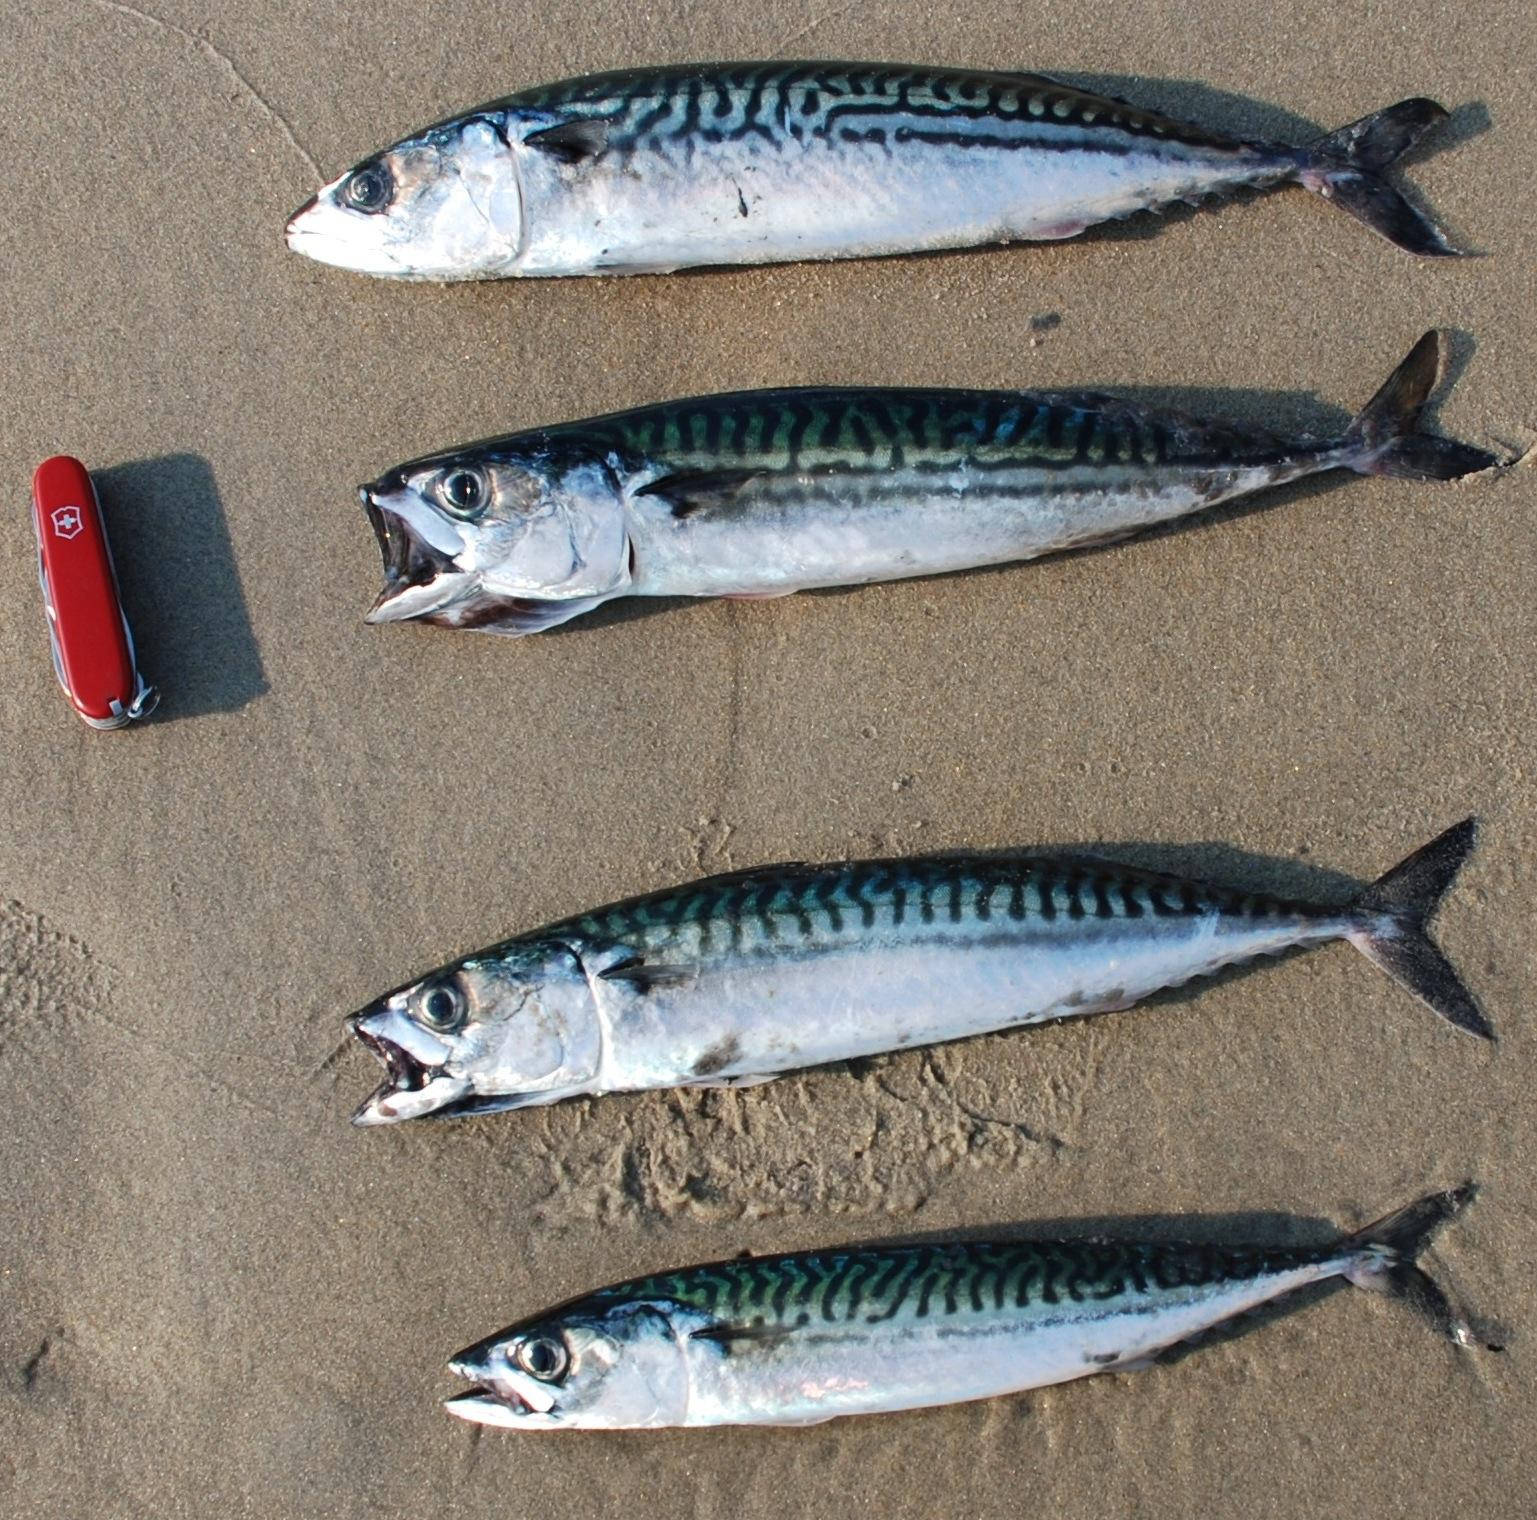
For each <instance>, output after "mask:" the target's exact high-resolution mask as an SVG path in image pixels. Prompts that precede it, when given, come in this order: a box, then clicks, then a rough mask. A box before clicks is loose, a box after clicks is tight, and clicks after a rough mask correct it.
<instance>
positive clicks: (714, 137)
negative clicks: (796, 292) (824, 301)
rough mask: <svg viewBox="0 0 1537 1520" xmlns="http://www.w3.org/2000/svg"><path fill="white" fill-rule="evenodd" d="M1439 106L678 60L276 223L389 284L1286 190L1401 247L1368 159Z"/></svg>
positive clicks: (980, 226) (870, 251) (417, 156)
mask: <svg viewBox="0 0 1537 1520" xmlns="http://www.w3.org/2000/svg"><path fill="white" fill-rule="evenodd" d="M1446 116H1447V112H1446V111H1445V109H1444V108H1443V107H1441V106H1439V105H1437V104H1436V103H1435V102H1434V101H1432V100H1425V99H1422V98H1416V99H1413V100H1404V101H1400V102H1399V103H1398V104H1397V105H1394V106H1389V107H1388V108H1387V109H1386V110H1383V111H1378V112H1376V113H1375V114H1373V115H1371V116H1367V117H1364V118H1363V119H1362V120H1360V121H1356V122H1352V123H1351V124H1350V125H1349V126H1346V127H1341V128H1340V129H1339V130H1338V131H1336V132H1331V133H1329V134H1327V135H1326V136H1324V137H1321V138H1319V139H1318V140H1317V141H1315V142H1312V143H1308V144H1307V145H1305V146H1303V147H1293V146H1291V145H1289V144H1286V143H1272V142H1248V141H1243V140H1240V139H1237V138H1234V137H1229V136H1225V135H1223V134H1221V133H1218V132H1212V131H1209V130H1207V129H1206V128H1204V127H1199V126H1194V125H1191V124H1189V123H1186V122H1181V121H1176V120H1174V119H1172V118H1171V117H1168V116H1163V115H1160V114H1159V113H1157V112H1155V111H1146V110H1143V109H1141V108H1140V107H1138V106H1134V105H1130V104H1128V103H1127V102H1125V101H1123V100H1114V99H1110V98H1108V97H1106V96H1102V95H1095V94H1092V93H1090V92H1088V91H1086V90H1080V89H1077V88H1075V87H1074V86H1072V85H1068V84H1062V83H1060V82H1058V81H1057V80H1054V79H1048V78H1045V77H1044V76H1041V75H1038V74H1012V73H986V72H975V71H969V70H960V69H926V68H914V67H908V66H903V65H892V64H881V63H874V64H862V63H723V64H682V65H676V66H672V67H666V68H651V69H635V70H629V71H623V72H616V73H608V74H594V75H589V76H587V77H584V78H581V79H571V80H566V81H563V82H561V83H558V84H551V85H543V86H539V87H536V88H534V89H529V90H523V91H520V92H519V93H517V94H514V95H509V96H506V97H505V98H503V99H501V100H495V101H491V102H489V103H488V104H486V105H483V106H480V107H478V108H476V109H474V110H470V111H466V112H463V113H462V114H460V115H458V116H455V117H452V118H450V119H449V120H446V121H442V122H439V123H437V124H436V125H435V126H431V127H428V128H426V129H425V130H423V131H421V132H417V133H415V134H413V135H412V136H410V137H407V138H403V139H402V140H401V141H399V142H397V143H395V144H394V145H393V146H391V147H389V148H386V149H384V150H383V151H382V152H379V153H375V154H372V155H370V156H369V157H368V158H366V159H364V160H363V161H362V162H361V163H359V164H357V165H356V166H354V167H353V168H351V169H349V170H348V171H347V173H345V174H343V175H342V176H341V177H340V178H338V179H336V180H334V181H332V183H330V184H329V185H327V186H325V188H324V189H322V190H321V191H320V192H319V194H317V195H316V196H315V197H314V198H313V199H312V200H310V201H309V202H308V203H307V204H306V205H304V206H303V207H301V208H300V209H299V210H298V211H297V212H296V213H295V214H294V216H293V218H292V220H291V221H290V222H289V224H288V232H287V239H288V246H289V247H290V248H292V249H293V250H295V251H296V252H298V253H303V254H306V255H308V256H309V257H310V258H312V259H316V260H318V261H319V262H321V263H323V264H331V265H335V266H337V267H339V268H342V269H349V270H354V271H356V272H358V273H360V274H372V275H383V276H387V277H390V278H393V279H402V280H474V279H499V278H503V277H505V276H509V275H578V274H643V273H658V272H664V271H667V270H672V269H682V268H687V267H697V266H700V265H712V264H714V265H729V264H764V263H776V262H781V261H784V260H794V259H837V258H856V257H861V256H872V255H883V254H894V253H905V252H912V251H918V250H932V249H941V248H966V247H973V246H977V245H980V244H984V243H1009V242H1016V241H1050V240H1057V239H1061V238H1070V237H1075V236H1076V235H1077V234H1078V233H1080V232H1082V231H1083V230H1084V229H1085V228H1087V227H1092V226H1095V225H1096V224H1098V223H1101V222H1105V221H1109V220H1113V219H1116V218H1120V217H1127V216H1132V215H1134V214H1136V213H1138V212H1143V211H1153V212H1156V211H1158V210H1161V209H1164V208H1167V207H1169V206H1172V205H1174V204H1177V203H1193V202H1198V201H1201V200H1203V199H1206V198H1208V197H1214V196H1215V197H1220V196H1224V195H1232V194H1234V193H1237V192H1240V191H1248V190H1265V189H1270V188H1273V187H1276V186H1280V185H1288V184H1300V185H1302V186H1304V187H1306V188H1307V189H1309V190H1312V191H1314V192H1315V193H1317V194H1318V195H1321V196H1323V197H1324V198H1326V199H1327V200H1330V201H1332V202H1333V203H1334V204H1335V205H1337V206H1340V207H1342V208H1343V209H1345V210H1346V211H1349V212H1350V213H1351V214H1352V215H1353V216H1356V217H1358V218H1359V219H1360V220H1361V221H1363V222H1364V223H1366V225H1367V226H1369V227H1371V228H1372V229H1373V230H1374V231H1376V232H1379V233H1381V234H1382V235H1383V236H1384V237H1387V238H1389V239H1391V240H1392V241H1393V242H1394V243H1396V244H1397V245H1398V246H1399V247H1400V248H1404V249H1407V250H1408V251H1409V252H1410V253H1414V254H1420V255H1443V254H1451V253H1455V252H1456V249H1455V248H1453V247H1452V245H1451V243H1450V242H1449V241H1448V240H1447V237H1446V235H1445V233H1444V232H1442V230H1441V229H1440V228H1439V227H1437V226H1436V224H1435V223H1434V222H1433V221H1431V219H1430V218H1429V217H1427V216H1426V215H1425V214H1424V213H1422V212H1421V211H1419V210H1417V209H1416V208H1415V207H1413V206H1411V205H1410V204H1409V202H1408V201H1407V200H1405V199H1404V197H1403V196H1402V195H1401V194H1400V193H1399V192H1398V191H1397V190H1395V189H1394V188H1393V187H1392V186H1391V185H1390V184H1389V183H1388V181H1387V180H1386V179H1385V178H1384V177H1383V172H1384V171H1385V170H1386V169H1387V168H1389V166H1391V165H1392V164H1393V163H1394V161H1395V160H1396V159H1398V158H1399V157H1400V155H1402V154H1403V153H1405V152H1406V151H1407V150H1408V149H1409V148H1410V147H1411V146H1412V145H1413V143H1414V142H1415V141H1416V140H1417V139H1418V138H1419V137H1420V136H1421V134H1422V133H1424V132H1425V131H1426V130H1427V129H1429V128H1430V127H1433V126H1435V125H1436V124H1437V123H1439V122H1441V121H1444V120H1445V119H1446Z"/></svg>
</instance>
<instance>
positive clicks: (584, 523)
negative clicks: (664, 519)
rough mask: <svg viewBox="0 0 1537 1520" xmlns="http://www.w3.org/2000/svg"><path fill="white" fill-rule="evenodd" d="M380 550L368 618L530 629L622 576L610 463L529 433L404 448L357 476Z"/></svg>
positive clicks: (624, 546) (618, 495)
mask: <svg viewBox="0 0 1537 1520" xmlns="http://www.w3.org/2000/svg"><path fill="white" fill-rule="evenodd" d="M358 495H359V497H360V498H361V500H362V503H363V510H364V511H365V512H366V513H367V514H368V519H369V521H370V522H371V523H372V524H373V529H374V534H375V536H376V537H377V538H378V540H379V553H380V557H381V559H382V560H383V562H384V590H383V591H382V592H381V593H380V595H379V599H378V600H377V601H376V602H375V603H374V605H373V609H372V610H371V611H370V612H369V614H368V621H369V622H370V623H393V622H403V621H406V620H409V619H419V620H421V621H424V622H429V623H440V624H443V625H445V626H448V627H454V628H466V627H469V628H491V629H495V630H497V631H503V632H511V633H527V632H532V631H534V630H536V629H537V628H540V627H547V626H549V625H550V624H551V623H558V622H563V621H564V620H565V619H566V618H567V617H570V616H573V615H574V610H585V609H586V608H587V607H588V606H592V605H596V603H597V602H599V601H602V600H605V599H606V598H607V597H610V596H614V595H617V594H618V593H619V592H621V591H623V590H624V589H625V587H626V586H628V585H629V583H630V537H629V529H628V525H627V522H626V517H625V508H624V497H623V492H622V490H621V489H620V486H619V483H618V479H617V476H616V475H615V472H614V470H613V468H612V467H611V466H610V464H609V463H608V462H607V461H606V460H605V459H603V458H601V457H599V456H598V455H596V454H595V453H592V452H589V451H586V450H583V449H581V448H579V447H571V446H565V447H562V446H557V445H554V444H551V443H549V442H541V441H539V440H538V439H537V438H535V439H534V440H533V441H532V442H530V441H529V435H523V436H522V438H520V439H519V440H516V441H515V440H496V439H493V440H490V441H488V442H486V443H481V444H473V445H470V446H468V447H465V448H462V449H454V450H450V451H448V452H446V453H442V454H435V455H431V456H429V457H427V458H424V459H418V460H413V461H411V462H410V463H408V464H403V465H400V466H399V467H398V468H396V469H393V470H390V471H388V472H387V473H386V474H384V475H382V476H380V478H379V479H378V480H375V481H373V482H371V483H370V484H369V485H366V486H362V487H360V488H359V492H358Z"/></svg>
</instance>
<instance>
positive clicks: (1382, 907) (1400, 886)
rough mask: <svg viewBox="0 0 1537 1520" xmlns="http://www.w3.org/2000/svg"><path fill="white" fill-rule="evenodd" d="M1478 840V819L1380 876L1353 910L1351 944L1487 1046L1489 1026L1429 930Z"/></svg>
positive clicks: (1453, 829)
mask: <svg viewBox="0 0 1537 1520" xmlns="http://www.w3.org/2000/svg"><path fill="white" fill-rule="evenodd" d="M1477 841H1478V820H1477V819H1476V818H1464V819H1463V821H1462V822H1461V823H1459V824H1455V825H1454V826H1453V827H1451V828H1449V829H1448V830H1447V831H1446V832H1445V833H1444V834H1439V835H1437V836H1436V838H1434V839H1432V840H1431V841H1430V843H1429V844H1427V845H1424V846H1422V847H1421V848H1420V849H1418V850H1416V851H1415V852H1414V854H1412V855H1411V856H1410V857H1409V858H1408V859H1407V860H1405V861H1402V862H1401V863H1400V864H1398V865H1396V866H1394V867H1393V869H1392V870H1391V871H1389V872H1388V873H1387V874H1386V875H1385V876H1382V877H1379V878H1378V879H1377V880H1376V881H1374V882H1373V883H1372V884H1371V886H1369V887H1368V888H1367V889H1366V890H1365V891H1364V892H1363V893H1362V894H1361V895H1360V896H1359V897H1358V898H1357V899H1356V900H1355V902H1354V903H1353V904H1352V907H1353V909H1354V911H1355V914H1356V927H1355V928H1354V929H1352V930H1351V931H1350V934H1349V936H1348V937H1349V939H1350V942H1351V943H1352V944H1353V945H1354V946H1355V947H1356V949H1358V950H1359V951H1360V952H1361V954H1362V955H1364V956H1365V957H1366V958H1367V960H1369V961H1371V962H1372V963H1373V965H1376V966H1380V967H1381V968H1382V969H1383V970H1384V971H1386V972H1387V974H1388V975H1389V976H1390V977H1392V978H1393V980H1394V981H1395V982H1397V983H1398V984H1399V985H1400V986H1402V987H1407V988H1408V989H1409V991H1410V992H1412V993H1413V994H1414V995H1415V996H1416V997H1417V998H1419V999H1421V1001H1423V1002H1425V1003H1427V1004H1429V1006H1430V1007H1431V1008H1432V1009H1434V1010H1435V1012H1437V1013H1439V1014H1440V1015H1441V1017H1442V1018H1443V1019H1447V1020H1449V1021H1450V1022H1451V1023H1453V1024H1455V1025H1456V1026H1457V1027H1458V1028H1459V1029H1466V1030H1467V1031H1468V1032H1469V1033H1470V1034H1478V1035H1482V1036H1483V1037H1484V1038H1485V1039H1486V1040H1492V1039H1493V1038H1494V1027H1493V1026H1492V1025H1491V1024H1490V1022H1489V1020H1488V1019H1487V1018H1485V1017H1484V1014H1483V1012H1482V1010H1481V1009H1480V1008H1479V1006H1478V1004H1477V1002H1476V1001H1475V1000H1474V997H1473V994H1472V993H1471V992H1469V991H1468V989H1467V988H1466V987H1465V986H1464V985H1463V982H1462V978H1461V977H1460V976H1458V975H1457V971H1456V968H1455V967H1454V966H1453V965H1452V963H1451V962H1450V961H1449V960H1447V958H1446V957H1445V955H1443V954H1442V953H1441V950H1440V948H1439V947H1438V946H1437V945H1436V943H1435V941H1434V940H1432V939H1431V937H1430V933H1429V930H1428V929H1427V927H1426V926H1427V925H1428V923H1429V922H1430V920H1431V919H1432V918H1434V917H1435V913H1436V909H1437V908H1439V907H1440V905H1441V899H1442V897H1443V896H1445V894H1446V891H1447V889H1448V888H1449V887H1450V886H1451V884H1452V882H1453V880H1454V879H1455V878H1456V875H1457V873H1458V871H1460V870H1461V869H1462V863H1463V862H1464V861H1465V860H1466V859H1467V858H1468V855H1469V854H1470V852H1471V851H1472V849H1473V846H1474V844H1475V843H1477Z"/></svg>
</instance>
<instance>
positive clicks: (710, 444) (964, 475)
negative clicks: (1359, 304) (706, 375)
mask: <svg viewBox="0 0 1537 1520" xmlns="http://www.w3.org/2000/svg"><path fill="white" fill-rule="evenodd" d="M1442 347H1443V344H1442V339H1441V336H1440V334H1438V333H1434V332H1431V333H1427V334H1426V335H1425V336H1424V337H1423V338H1422V339H1421V340H1420V342H1419V343H1418V344H1416V345H1415V348H1414V350H1413V352H1412V353H1410V354H1409V356H1408V358H1406V359H1405V360H1404V361H1403V363H1402V364H1401V365H1400V366H1399V367H1398V369H1397V370H1396V371H1394V373H1393V375H1392V376H1391V377H1390V378H1389V379H1388V381H1387V382H1386V384H1385V385H1383V387H1382V389H1381V390H1379V391H1378V393H1377V394H1376V396H1374V397H1373V398H1372V400H1371V401H1370V402H1369V403H1368V404H1367V405H1366V407H1365V408H1364V410H1362V412H1361V413H1360V414H1359V416H1357V417H1356V419H1355V420H1354V422H1352V423H1351V424H1350V426H1349V427H1348V428H1347V429H1346V430H1345V431H1344V433H1343V434H1342V435H1341V436H1340V437H1338V438H1334V439H1330V440H1327V441H1322V442H1320V441H1318V440H1316V439H1307V438H1300V439H1299V438H1282V437H1278V436H1277V435H1276V434H1274V433H1271V432H1269V431H1267V430H1266V429H1264V428H1260V427H1253V426H1249V425H1238V424H1234V423H1229V422H1220V421H1209V420H1204V421H1203V420H1199V419H1196V418H1192V417H1189V416H1185V415H1183V414H1181V413H1176V412H1169V411H1160V410H1156V409H1153V408H1149V407H1143V406H1138V405H1135V404H1133V403H1132V402H1129V401H1123V400H1116V399H1115V398H1113V397H1110V396H1104V395H1099V394H1095V393H1089V392H1051V391H965V390H782V391H758V392H745V393H742V394H738V395H725V396H710V397H705V398H703V399H701V400H694V401H675V402H668V403H666V404H664V405H660V406H647V407H641V408H639V409H638V410H635V411H628V412H619V413H616V414H614V415H612V416H607V417H598V418H595V419H592V420H590V421H585V422H572V423H566V424H562V425H559V426H555V427H546V428H536V429H534V430H532V431H529V432H523V433H513V434H510V435H508V436H506V437H502V438H494V439H491V440H488V441H487V442H484V443H477V444H471V445H468V446H466V447H464V448H458V449H451V450H448V451H446V452H443V453H439V454H433V455H430V456H428V457H426V458H423V459H416V460H413V461H411V462H410V463H408V464H403V465H401V466H399V467H398V468H396V469H393V470H390V471H389V472H388V473H387V474H385V475H383V476H381V477H380V478H379V479H378V480H375V481H374V482H372V483H371V484H369V485H366V486H363V487H361V488H360V496H361V498H362V502H363V506H364V510H365V511H366V512H367V514H368V517H369V520H370V522H371V523H372V525H373V528H374V533H375V535H376V537H377V538H378V541H379V551H380V556H381V558H382V560H383V564H384V578H385V585H384V589H383V591H382V592H381V593H380V595H379V597H378V599H377V601H376V602H375V603H374V606H373V609H372V611H371V612H370V613H369V615H368V616H369V620H370V621H371V622H376V623H378V622H400V621H406V620H418V621H423V622H428V623H435V624H439V625H441V626H444V627H449V628H478V629H483V630H487V631H490V632H493V633H502V634H525V633H534V632H538V631H539V630H541V629H545V628H550V627H553V626H555V625H556V624H559V623H563V622H566V621H567V620H568V619H570V618H573V617H577V616H579V615H580V614H582V613H585V612H588V611H591V610H592V609H593V608H594V607H597V606H599V605H601V604H602V603H604V602H607V601H610V600H611V599H613V598H615V597H620V596H735V597H774V596H782V595H785V594H786V593H788V592H792V591H800V590H805V589H807V588H810V587H816V586H848V585H863V584H867V583H869V582H873V581H887V580H899V579H902V578H904V577H907V576H915V575H934V574H940V573H944V572H948V571H956V570H964V569H968V568H971V567H973V566H978V565H995V564H1004V563H1007V562H1009V561H1011V560H1025V559H1033V558H1035V557H1037V556H1039V555H1042V554H1050V553H1053V552H1055V551H1058V550H1064V549H1074V548H1080V547H1082V546H1084V545H1088V544H1100V543H1107V542H1110V541H1112V540H1114V539H1118V538H1124V537H1126V536H1127V535H1129V534H1133V533H1136V532H1138V531H1140V530H1142V529H1145V528H1148V527H1151V526H1153V525H1154V524H1157V523H1162V522H1168V521H1170V520H1172V519H1175V518H1180V517H1184V516H1186V515H1188V514H1189V513H1192V512H1199V511H1203V510H1205V509H1206V508H1209V507H1213V506H1215V505H1217V504H1218V503H1221V502H1226V501H1231V500H1233V499H1235V498H1237V497H1241V496H1246V495H1248V494H1249V493H1250V492H1253V491H1259V490H1262V489H1264V488H1265V487H1267V486H1275V485H1279V484H1282V483H1284V482H1287V481H1293V480H1299V479H1301V478H1303V477H1305V476H1309V475H1316V474H1319V473H1321V472H1324V471H1328V470H1352V471H1354V472H1355V473H1357V474H1360V475H1388V476H1396V477H1399V478H1402V479H1409V480H1451V479H1456V478H1458V477H1460V476H1462V475H1466V474H1469V473H1472V472H1474V471H1477V470H1483V469H1488V468H1489V467H1491V466H1492V465H1494V464H1496V463H1497V461H1496V459H1495V457H1494V456H1493V455H1492V454H1487V453H1485V452H1484V451H1483V450H1481V449H1476V448H1472V447H1469V446H1468V445H1466V444H1461V443H1455V442H1452V441H1451V440H1449V439H1445V438H1437V437H1433V436H1431V435H1430V434H1427V433H1424V432H1421V431H1419V427H1420V416H1421V410H1422V408H1423V407H1424V405H1425V403H1426V401H1427V399H1428V398H1429V396H1430V393H1431V391H1432V390H1433V389H1434V387H1435V384H1436V380H1437V377H1438V375H1439V373H1440V369H1441V355H1442Z"/></svg>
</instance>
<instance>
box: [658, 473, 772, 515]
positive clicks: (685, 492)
mask: <svg viewBox="0 0 1537 1520" xmlns="http://www.w3.org/2000/svg"><path fill="white" fill-rule="evenodd" d="M762 473H763V472H762V471H761V470H679V471H678V472H677V473H676V474H672V475H664V476H662V478H661V479H660V480H653V481H652V482H651V483H650V484H649V485H644V486H642V487H641V488H640V489H639V490H638V491H637V492H636V493H635V494H636V495H637V496H660V497H661V498H662V499H663V500H664V501H666V502H667V504H668V505H669V506H670V507H671V508H672V515H673V516H674V517H697V516H698V515H699V514H700V513H701V512H715V511H719V510H720V509H721V508H722V507H727V506H730V505H731V503H732V502H733V501H735V500H736V498H737V497H738V496H739V495H741V493H742V491H743V490H744V489H745V488H746V487H747V486H749V485H751V484H752V482H753V481H755V480H757V479H758V478H759V477H760V476H761V475H762Z"/></svg>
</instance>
